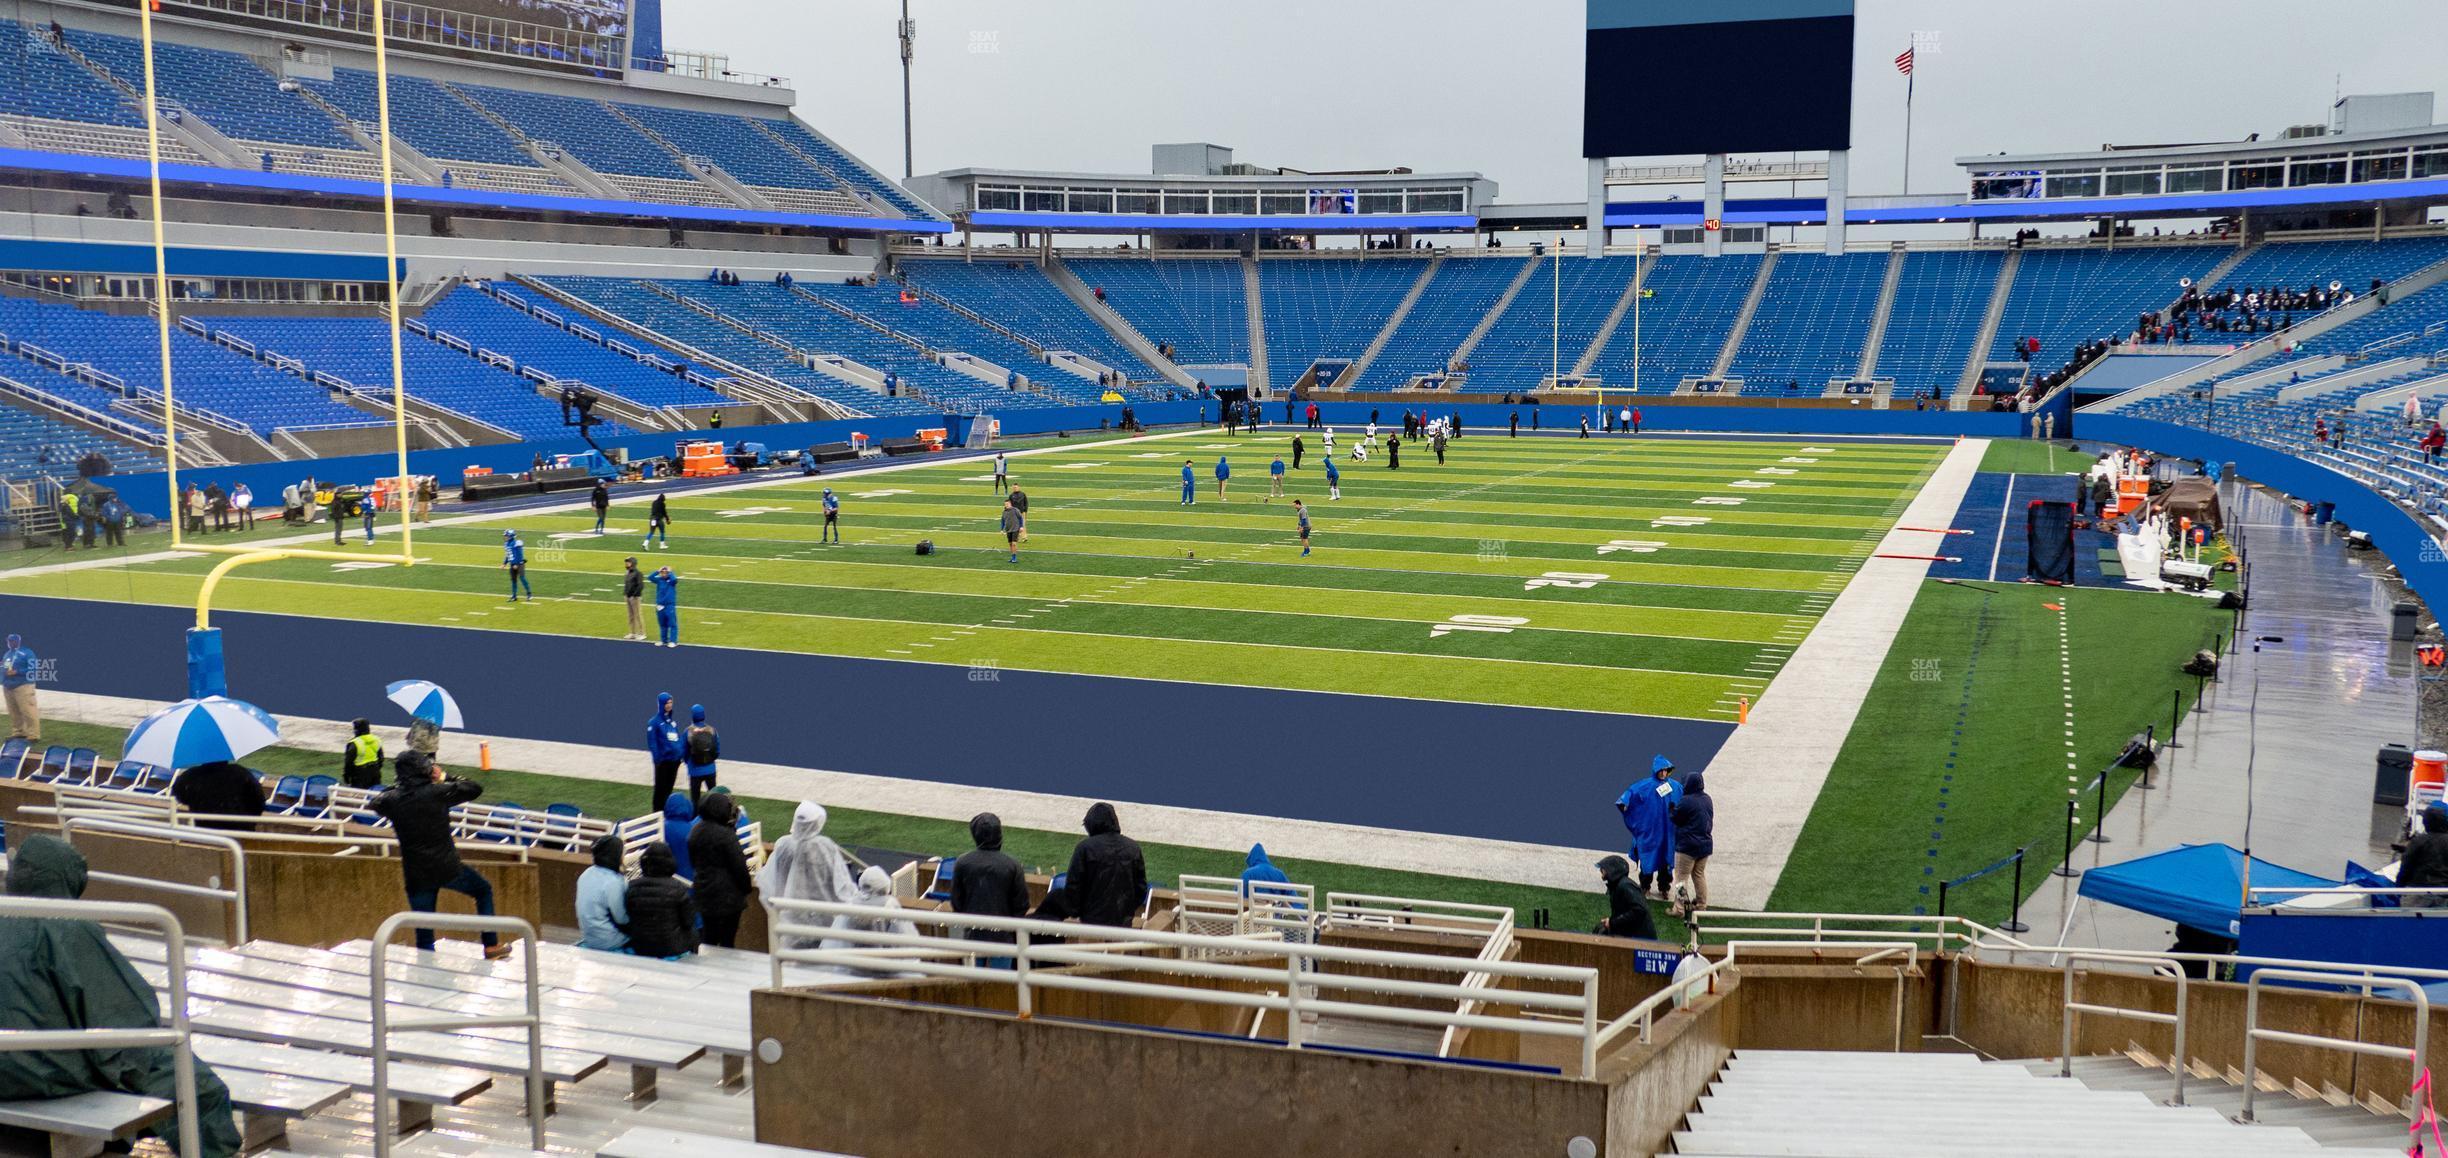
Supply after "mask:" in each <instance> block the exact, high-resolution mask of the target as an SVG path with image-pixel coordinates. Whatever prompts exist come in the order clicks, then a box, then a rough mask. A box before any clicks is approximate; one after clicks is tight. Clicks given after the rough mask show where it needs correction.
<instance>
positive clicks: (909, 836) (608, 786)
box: [43, 720, 1684, 940]
mask: <svg viewBox="0 0 2448 1158" xmlns="http://www.w3.org/2000/svg"><path fill="white" fill-rule="evenodd" d="M43 733H44V735H43V739H44V740H45V741H46V742H48V743H56V744H70V745H82V746H86V747H91V748H95V749H97V750H99V751H102V752H105V753H116V752H117V751H118V750H119V747H120V744H121V742H122V741H123V740H124V739H125V738H126V734H127V733H126V730H125V729H122V728H110V727H102V726H98V725H90V724H76V723H70V722H66V721H60V720H46V721H44V723H43ZM339 762H340V758H339V754H338V753H336V752H314V751H307V750H304V749H299V748H266V749H263V750H261V751H259V752H256V753H254V754H253V755H251V756H248V757H247V759H246V763H247V765H248V766H249V767H251V768H254V769H255V770H257V771H259V772H262V773H264V774H266V775H273V776H285V775H296V776H317V775H326V776H328V775H336V774H337V772H338V765H339ZM451 772H452V774H453V775H462V776H466V777H468V778H470V779H473V780H476V781H478V782H479V783H482V784H483V785H484V786H485V797H486V799H487V800H489V801H492V802H495V803H503V802H514V803H520V804H525V805H527V806H529V807H533V808H541V807H543V806H544V805H546V804H575V805H577V806H578V807H579V808H580V809H581V810H583V811H585V812H586V813H587V814H588V815H590V816H613V817H625V816H632V815H636V814H637V813H638V812H639V805H640V804H641V803H643V801H642V799H641V798H642V797H643V796H645V795H646V789H645V787H644V786H643V785H641V784H617V783H613V782H610V781H603V780H580V779H575V778H571V777H566V776H547V775H541V774H538V773H533V772H519V771H512V770H507V769H499V768H496V769H493V770H491V771H477V770H474V769H469V768H462V767H457V766H454V767H453V768H452V769H451ZM739 800H740V803H741V806H742V807H744V808H746V809H747V810H748V813H749V815H750V817H752V818H754V819H756V820H760V821H763V822H764V823H765V825H766V836H767V837H768V839H771V838H773V837H776V836H779V835H781V832H782V831H783V830H784V829H785V828H787V826H788V824H789V820H790V815H791V812H792V810H793V809H795V808H796V807H797V805H798V802H797V801H785V800H777V799H772V798H769V797H758V796H741V797H739ZM826 812H827V818H826V823H825V833H826V834H827V835H829V836H831V837H833V838H834V839H836V840H839V841H841V842H842V843H844V844H847V845H854V846H857V847H862V848H870V849H884V850H890V851H895V852H904V853H910V854H914V855H918V856H936V855H957V854H959V853H961V852H965V851H967V850H968V849H969V847H970V841H969V828H968V825H967V824H966V823H965V822H961V821H950V820H934V819H930V818H926V817H917V816H902V815H897V814H894V813H886V812H870V811H867V810H865V809H858V808H844V807H839V806H828V807H827V809H826ZM1122 818H1123V823H1124V826H1125V829H1126V830H1127V828H1128V825H1129V821H1130V809H1129V807H1128V806H1127V805H1126V806H1124V807H1123V809H1122ZM1080 835H1081V834H1079V833H1064V832H1047V831H1044V830H1042V829H1030V828H1008V827H1007V828H1005V829H1004V832H1003V847H1004V851H1006V852H1008V853H1010V854H1011V855H1012V856H1013V857H1014V858H1016V859H1018V860H1019V861H1020V863H1022V864H1023V865H1026V866H1028V867H1029V868H1030V869H1031V870H1032V871H1035V872H1040V873H1052V872H1060V871H1062V869H1063V868H1064V866H1066V865H1068V864H1069V863H1070V859H1071V846H1072V845H1073V844H1074V843H1076V842H1077V841H1078V840H1079V838H1080ZM1140 847H1141V849H1142V851H1144V852H1145V854H1146V856H1147V862H1148V879H1149V880H1151V881H1153V882H1156V883H1157V884H1160V885H1171V884H1175V883H1178V882H1179V880H1180V878H1181V877H1182V876H1183V875H1184V874H1190V875H1196V876H1238V875H1240V872H1241V868H1242V864H1243V862H1244V859H1245V854H1244V853H1239V852H1219V851H1216V850H1213V849H1203V848H1188V847H1185V846H1181V845H1172V844H1155V843H1147V842H1142V844H1141V846H1140ZM1273 859H1274V860H1275V863H1276V864H1277V865H1278V866H1279V867H1281V868H1282V869H1283V870H1284V872H1285V873H1286V874H1288V875H1290V876H1291V878H1292V879H1293V880H1296V881H1299V882H1301V883H1303V884H1312V885H1315V886H1316V887H1317V890H1318V891H1319V892H1320V893H1326V892H1347V893H1364V894H1369V895H1373V896H1389V897H1416V898H1419V899H1421V900H1437V901H1452V902H1461V903H1466V904H1480V905H1504V906H1508V907H1510V908H1512V909H1513V911H1514V912H1515V914H1516V915H1517V918H1518V919H1519V920H1521V921H1522V922H1525V923H1527V922H1528V921H1529V920H1530V919H1531V916H1530V915H1531V913H1532V912H1533V911H1534V910H1537V909H1542V908H1543V909H1546V910H1548V911H1549V912H1550V913H1551V914H1552V925H1553V927H1555V928H1559V929H1571V930H1575V931H1579V930H1584V929H1587V928H1589V927H1590V926H1591V925H1592V924H1595V923H1596V922H1597V920H1598V919H1599V918H1600V917H1602V916H1605V915H1606V902H1605V898H1604V896H1603V895H1602V894H1601V893H1600V892H1599V890H1598V880H1597V872H1596V871H1595V870H1594V869H1593V870H1592V871H1591V873H1590V888H1589V889H1588V890H1587V891H1585V892H1576V891H1571V890H1566V889H1545V888H1537V887H1533V886H1530V885H1513V884H1505V883H1503V882H1498V881H1487V880H1479V879H1474V878H1469V877H1449V876H1438V875H1435V874H1431V873H1415V872H1398V871H1393V870H1388V869H1377V868H1369V867H1366V866H1362V865H1351V864H1340V863H1335V862H1330V861H1315V860H1303V859H1299V858H1292V857H1275V858H1273ZM1654 908H1655V909H1656V916H1657V922H1658V930H1659V934H1660V935H1661V936H1663V937H1665V938H1667V939H1668V940H1680V939H1681V938H1682V937H1683V935H1684V934H1683V924H1682V922H1680V921H1678V920H1676V919H1675V918H1674V917H1673V916H1672V915H1671V914H1669V913H1668V912H1667V911H1666V907H1665V906H1664V905H1662V904H1661V905H1656V906H1654Z"/></svg>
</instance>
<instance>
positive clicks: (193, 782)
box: [170, 760, 264, 832]
mask: <svg viewBox="0 0 2448 1158" xmlns="http://www.w3.org/2000/svg"><path fill="white" fill-rule="evenodd" d="M170 796H171V798H172V799H174V800H176V801H178V802H179V807H181V808H184V809H186V810H187V811H189V812H195V813H202V814H204V815H207V816H262V815H263V813H264V790H263V779H262V777H259V776H257V775H256V774H255V770H254V769H252V768H247V767H244V766H241V765H239V764H237V763H234V762H232V761H228V760H218V761H215V762H213V763H210V764H198V765H196V766H195V767H193V768H189V769H187V770H186V771H184V772H181V773H179V774H178V779H176V780H174V781H171V783H170ZM196 827H198V828H217V829H221V830H223V831H225V832H253V831H255V825H254V824H253V823H251V822H248V821H241V820H199V821H197V822H196Z"/></svg>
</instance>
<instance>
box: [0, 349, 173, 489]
mask: <svg viewBox="0 0 2448 1158" xmlns="http://www.w3.org/2000/svg"><path fill="white" fill-rule="evenodd" d="M16 376H17V367H15V366H12V365H9V364H7V363H5V362H0V378H14V377H16ZM89 454H99V455H101V456H102V457H104V458H106V459H109V460H110V464H111V469H112V473H115V474H133V473H136V472H139V471H148V470H160V469H162V460H161V455H159V454H157V453H154V452H151V451H148V450H144V449H141V448H139V447H137V446H136V445H135V444H133V443H129V442H123V441H121V440H119V439H115V438H107V437H104V436H102V435H99V434H95V433H94V432H92V431H90V430H87V429H85V428H83V427H81V426H71V425H69V424H68V423H65V422H61V421H58V420H56V419H53V418H48V417H45V416H44V415H41V414H37V413H33V412H31V411H25V410H19V409H17V408H15V407H14V406H0V479H6V480H9V481H11V482H17V481H23V480H26V479H32V478H37V477H41V476H44V475H49V476H51V477H54V478H59V479H73V478H75V477H76V464H77V462H78V460H80V459H82V458H84V457H85V456H86V455H89Z"/></svg>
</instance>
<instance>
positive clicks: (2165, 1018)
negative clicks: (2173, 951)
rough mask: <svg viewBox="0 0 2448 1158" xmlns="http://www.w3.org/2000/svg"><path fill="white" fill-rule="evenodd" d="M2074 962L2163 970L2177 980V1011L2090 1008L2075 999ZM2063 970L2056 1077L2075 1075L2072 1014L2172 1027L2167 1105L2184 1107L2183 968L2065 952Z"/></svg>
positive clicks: (2162, 961) (2170, 963)
mask: <svg viewBox="0 0 2448 1158" xmlns="http://www.w3.org/2000/svg"><path fill="white" fill-rule="evenodd" d="M2076 961H2097V962H2103V963H2105V962H2117V963H2131V964H2149V965H2150V966H2151V969H2152V971H2153V972H2161V971H2164V972H2165V975H2166V976H2169V977H2173V978H2175V979H2176V1012H2174V1013H2159V1012H2156V1011H2154V1010H2148V1009H2127V1008H2125V1007H2123V1006H2118V1005H2093V1004H2089V1003H2087V1002H2080V1001H2076V1000H2074V963H2075V962H2076ZM2064 969H2065V1005H2064V1008H2063V1009H2062V1010H2061V1011H2060V1013H2059V1017H2058V1048H2057V1057H2058V1069H2057V1076H2058V1077H2061V1078H2070V1077H2073V1076H2074V1015H2075V1014H2077V1013H2096V1014H2099V1015H2100V1016H2102V1017H2122V1018H2125V1019H2126V1020H2128V1021H2148V1022H2153V1023H2156V1024H2159V1025H2172V1026H2175V1027H2176V1049H2175V1060H2176V1093H2175V1095H2174V1096H2173V1097H2170V1098H2169V1099H2168V1103H2167V1104H2169V1105H2171V1106H2181V1105H2183V1104H2185V1099H2184V1087H2185V1012H2186V1010H2187V1009H2188V1008H2190V1007H2189V1006H2187V1005H2186V1004H2185V971H2184V966H2182V965H2179V964H2177V963H2176V962H2174V961H2171V960H2168V959H2167V958H2165V957H2155V958H2141V957H2121V956H2120V957H2110V956H2106V955H2102V954H2094V953H2068V954H2066V958H2065V963H2064ZM2248 1068H2249V1067H2248Z"/></svg>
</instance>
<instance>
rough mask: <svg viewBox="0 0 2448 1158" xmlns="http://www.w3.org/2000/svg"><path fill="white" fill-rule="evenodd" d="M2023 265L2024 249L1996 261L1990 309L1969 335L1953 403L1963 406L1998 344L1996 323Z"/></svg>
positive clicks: (1956, 382)
mask: <svg viewBox="0 0 2448 1158" xmlns="http://www.w3.org/2000/svg"><path fill="white" fill-rule="evenodd" d="M2021 268H2023V251H2022V250H2020V249H2009V250H2007V251H2006V260H2004V261H2001V262H1999V263H1998V275H1997V284H1996V285H1994V286H1991V287H1990V288H1989V309H1988V310H1987V311H1986V312H1984V313H1983V314H1981V324H1980V332H1979V333H1977V334H1975V335H1973V337H1972V348H1971V349H1970V350H1968V351H1966V352H1965V354H1964V368H1963V373H1962V374H1960V375H1958V376H1957V377H1956V379H1955V394H1954V399H1953V401H1954V403H1955V405H1956V407H1957V408H1958V409H1961V408H1962V404H1963V400H1964V399H1965V398H1968V397H1970V396H1971V393H1972V384H1973V383H1975V382H1978V381H1980V376H1981V367H1982V366H1983V365H1985V364H1987V363H1988V361H1989V348H1990V347H1991V346H1993V345H1995V344H1996V343H1997V332H1998V325H1999V324H2000V323H2001V322H2003V321H2005V320H2006V299H2007V297H2008V296H2009V295H2011V294H2012V293H2013V292H2014V279H2015V271H2017V270H2019V269H2021Z"/></svg>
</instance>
